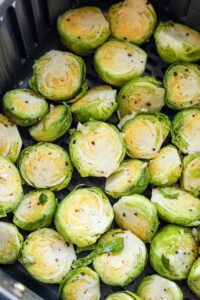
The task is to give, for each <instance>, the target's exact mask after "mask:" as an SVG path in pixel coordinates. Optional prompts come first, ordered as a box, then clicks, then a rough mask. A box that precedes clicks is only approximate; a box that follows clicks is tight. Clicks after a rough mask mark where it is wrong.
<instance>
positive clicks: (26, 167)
mask: <svg viewBox="0 0 200 300" xmlns="http://www.w3.org/2000/svg"><path fill="white" fill-rule="evenodd" d="M18 164H19V171H20V173H21V176H22V178H23V180H24V181H25V182H26V184H28V185H30V186H32V187H36V188H44V189H45V188H49V189H50V190H52V191H59V190H62V189H64V188H65V187H66V186H67V185H68V184H69V182H70V180H71V177H72V172H73V167H72V164H71V161H70V158H69V155H68V153H67V152H66V151H65V150H64V149H63V148H62V147H60V146H58V145H55V144H52V143H38V144H36V145H33V146H29V147H27V148H25V149H24V150H23V151H22V152H21V155H20V158H19V162H18Z"/></svg>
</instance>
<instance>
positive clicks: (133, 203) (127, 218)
mask: <svg viewBox="0 0 200 300" xmlns="http://www.w3.org/2000/svg"><path fill="white" fill-rule="evenodd" d="M113 210H114V213H115V221H116V223H117V224H118V225H119V227H121V228H123V229H129V230H131V231H132V232H133V233H135V234H136V235H137V236H138V237H139V238H140V239H141V240H143V242H145V243H146V242H149V241H151V240H152V238H153V236H154V235H155V233H156V231H157V229H158V224H159V222H158V216H157V211H156V208H155V206H154V205H153V204H152V203H151V202H150V201H149V200H148V199H147V198H146V197H144V196H141V195H132V196H126V197H122V198H121V199H119V201H118V202H117V203H115V204H114V206H113Z"/></svg>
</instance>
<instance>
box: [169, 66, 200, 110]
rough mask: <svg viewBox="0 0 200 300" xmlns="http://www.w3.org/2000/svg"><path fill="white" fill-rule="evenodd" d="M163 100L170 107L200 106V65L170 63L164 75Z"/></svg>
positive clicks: (177, 108)
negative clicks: (164, 91)
mask: <svg viewBox="0 0 200 300" xmlns="http://www.w3.org/2000/svg"><path fill="white" fill-rule="evenodd" d="M164 87H165V89H166V94H165V101H166V104H167V106H169V107H170V108H172V109H175V110H180V109H183V108H186V107H191V106H200V90H199V87H200V67H199V66H198V65H195V64H190V63H177V64H173V65H171V66H170V67H169V68H168V69H167V71H166V73H165V77H164Z"/></svg>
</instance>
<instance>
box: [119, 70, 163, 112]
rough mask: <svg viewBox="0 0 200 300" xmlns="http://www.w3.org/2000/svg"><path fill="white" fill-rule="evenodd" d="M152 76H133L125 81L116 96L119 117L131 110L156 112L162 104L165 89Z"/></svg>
mask: <svg viewBox="0 0 200 300" xmlns="http://www.w3.org/2000/svg"><path fill="white" fill-rule="evenodd" d="M160 85H161V82H159V81H157V80H156V79H155V78H154V77H147V76H145V77H141V78H135V79H133V80H131V81H129V82H127V83H126V84H125V85H124V86H123V87H122V88H121V89H120V91H119V95H118V97H117V102H118V115H119V118H122V117H124V116H125V115H129V114H131V113H132V112H148V111H150V112H158V111H160V110H161V109H162V107H163V106H164V95H165V90H164V89H163V88H161V87H160Z"/></svg>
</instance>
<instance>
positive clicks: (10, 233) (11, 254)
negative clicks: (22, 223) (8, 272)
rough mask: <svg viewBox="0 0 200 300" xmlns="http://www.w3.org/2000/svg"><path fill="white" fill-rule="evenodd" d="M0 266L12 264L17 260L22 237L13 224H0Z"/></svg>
mask: <svg viewBox="0 0 200 300" xmlns="http://www.w3.org/2000/svg"><path fill="white" fill-rule="evenodd" d="M0 236H1V243H0V264H12V263H14V262H15V260H16V259H17V258H18V256H19V254H20V251H21V248H22V243H23V236H22V235H21V234H20V233H19V231H18V229H17V227H16V226H15V225H13V224H10V223H6V222H0Z"/></svg>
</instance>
